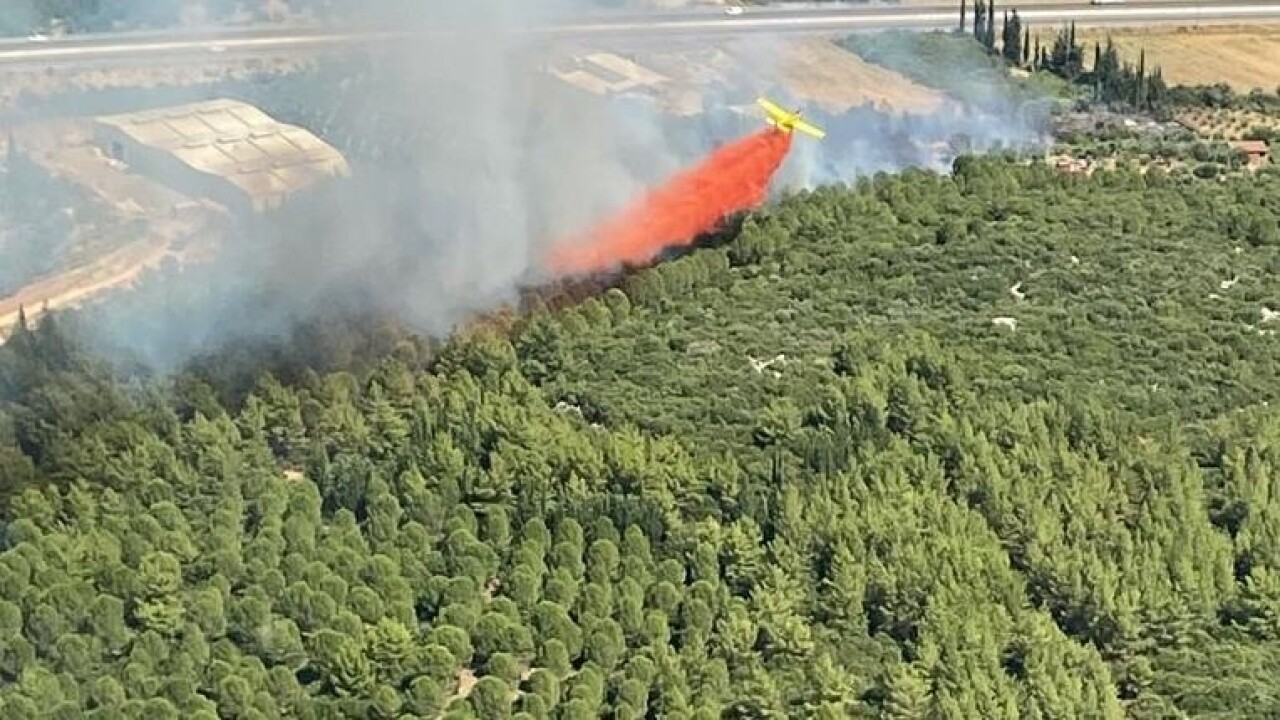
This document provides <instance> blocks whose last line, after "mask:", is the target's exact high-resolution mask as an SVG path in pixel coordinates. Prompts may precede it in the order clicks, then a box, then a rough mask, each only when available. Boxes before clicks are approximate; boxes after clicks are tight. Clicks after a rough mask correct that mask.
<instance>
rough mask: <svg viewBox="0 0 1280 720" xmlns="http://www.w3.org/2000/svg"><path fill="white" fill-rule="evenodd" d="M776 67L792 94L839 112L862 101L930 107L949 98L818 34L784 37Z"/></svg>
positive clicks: (897, 106) (897, 107)
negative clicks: (786, 40)
mask: <svg viewBox="0 0 1280 720" xmlns="http://www.w3.org/2000/svg"><path fill="white" fill-rule="evenodd" d="M781 55H782V58H781V62H780V63H779V71H780V74H781V75H782V78H781V80H782V82H783V84H785V85H786V86H787V89H788V90H790V91H791V92H792V93H794V94H795V95H796V96H797V97H798V98H801V99H803V100H806V101H808V102H811V103H814V104H815V105H818V106H820V107H822V108H824V109H826V110H829V111H832V112H840V111H843V110H846V109H848V108H850V107H856V106H859V105H863V104H866V103H871V104H874V105H875V106H877V107H880V108H884V109H892V110H895V111H901V112H912V113H930V112H934V111H937V110H939V109H941V108H942V107H943V106H944V105H945V104H947V103H948V102H950V101H949V100H948V98H947V96H946V95H945V94H943V93H942V92H939V91H937V90H934V89H932V88H927V87H925V86H923V85H920V84H918V83H916V82H914V81H912V80H910V79H908V78H906V77H904V76H903V75H900V74H898V73H896V72H894V71H892V70H888V69H886V68H882V67H880V66H878V65H872V64H871V63H869V62H866V61H865V60H863V59H862V58H860V57H858V56H857V55H855V54H853V53H851V52H849V51H847V50H845V49H843V48H841V47H838V46H837V45H836V44H835V43H833V42H830V41H827V40H821V39H812V40H802V41H797V42H795V43H788V44H787V45H786V46H785V48H784V49H783V51H782V53H781Z"/></svg>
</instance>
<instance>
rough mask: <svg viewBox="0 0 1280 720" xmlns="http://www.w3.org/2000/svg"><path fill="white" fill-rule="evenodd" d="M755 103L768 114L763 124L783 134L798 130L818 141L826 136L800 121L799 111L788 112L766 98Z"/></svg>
mask: <svg viewBox="0 0 1280 720" xmlns="http://www.w3.org/2000/svg"><path fill="white" fill-rule="evenodd" d="M756 103H757V104H758V105H759V106H760V107H762V108H764V111H765V112H766V113H768V114H769V117H768V118H767V119H766V120H765V122H767V123H769V124H770V125H772V126H774V127H776V128H778V129H779V130H781V131H782V132H784V133H790V132H793V131H795V130H799V131H800V132H802V133H805V134H807V135H812V136H814V137H816V138H818V139H819V140H821V139H822V138H824V137H826V136H827V133H826V132H824V131H823V130H822V129H820V128H817V127H814V126H813V125H810V124H809V123H807V122H805V121H803V120H801V119H800V114H801V113H800V111H799V110H796V111H795V112H788V111H787V110H786V109H785V108H783V107H782V106H780V105H778V104H777V103H775V102H773V101H772V100H768V99H766V98H760V99H758V100H756Z"/></svg>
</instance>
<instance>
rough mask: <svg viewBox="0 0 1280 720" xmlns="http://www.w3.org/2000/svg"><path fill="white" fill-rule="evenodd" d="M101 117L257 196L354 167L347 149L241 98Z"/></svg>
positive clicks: (269, 196)
mask: <svg viewBox="0 0 1280 720" xmlns="http://www.w3.org/2000/svg"><path fill="white" fill-rule="evenodd" d="M96 120H97V121H98V122H99V123H102V124H104V125H107V126H110V127H113V128H115V129H116V130H118V131H120V132H122V133H124V134H126V135H128V136H129V137H130V138H132V139H133V140H134V141H135V142H137V143H139V144H141V145H146V146H148V147H151V148H154V149H157V150H162V151H165V152H168V153H170V154H172V155H173V156H175V157H176V158H178V159H179V160H181V161H182V162H184V163H186V164H187V165H188V166H190V167H192V168H193V169H195V170H197V171H200V172H203V173H208V174H210V175H216V176H218V177H222V178H225V179H226V180H228V181H230V182H231V183H233V184H235V185H236V186H237V187H239V188H240V189H242V190H243V191H244V192H246V193H248V194H249V195H250V196H251V197H252V198H253V199H254V200H255V202H257V201H265V202H267V203H274V202H275V201H278V200H279V199H280V198H282V197H283V196H285V195H289V194H291V193H294V192H297V191H298V190H301V189H303V188H305V187H307V186H308V185H311V184H312V183H314V182H316V181H317V180H320V179H322V178H325V177H331V176H334V175H346V174H348V173H349V172H350V168H349V167H348V165H347V161H346V159H345V158H343V157H342V154H341V153H339V152H338V151H337V150H335V149H334V148H333V147H331V146H329V145H328V144H326V143H325V142H324V141H323V140H321V139H320V138H318V137H316V136H315V135H313V134H311V133H310V132H308V131H307V130H304V129H302V128H300V127H296V126H293V125H288V124H285V123H282V122H279V121H277V120H275V119H274V118H272V117H271V116H269V115H267V114H266V113H264V112H262V111H261V110H259V109H258V108H256V107H253V106H252V105H249V104H247V103H243V102H238V101H236V100H225V99H223V100H210V101H207V102H199V103H192V104H189V105H180V106H177V107H169V108H160V109H157V110H147V111H143V112H135V113H128V114H124V115H108V116H103V117H98V118H96Z"/></svg>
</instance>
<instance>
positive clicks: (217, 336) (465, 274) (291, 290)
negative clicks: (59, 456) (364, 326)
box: [82, 0, 1033, 369]
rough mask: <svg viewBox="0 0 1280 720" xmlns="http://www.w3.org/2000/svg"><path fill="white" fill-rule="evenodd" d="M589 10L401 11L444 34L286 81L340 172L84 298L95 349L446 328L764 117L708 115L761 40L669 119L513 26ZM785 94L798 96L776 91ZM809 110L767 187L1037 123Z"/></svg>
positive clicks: (152, 361) (138, 351) (160, 354)
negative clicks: (699, 107)
mask: <svg viewBox="0 0 1280 720" xmlns="http://www.w3.org/2000/svg"><path fill="white" fill-rule="evenodd" d="M535 5H536V7H534V6H535ZM585 5H586V3H585V2H581V1H578V0H575V2H561V3H558V4H553V5H547V4H529V3H523V2H520V0H501V1H499V0H482V1H481V2H474V0H472V1H470V2H467V3H461V2H455V3H448V2H444V3H441V4H440V5H436V4H435V3H431V4H427V3H423V4H421V5H417V4H414V5H413V8H415V9H414V10H413V12H412V14H408V15H404V14H402V15H401V16H399V17H398V19H397V22H398V23H399V24H400V25H401V26H402V27H405V26H412V25H419V26H422V27H432V28H437V29H438V28H440V27H448V28H449V29H450V30H451V31H452V33H451V34H448V35H441V34H438V33H433V34H432V39H431V42H429V43H421V44H412V45H410V46H397V47H393V48H384V49H381V50H380V51H379V52H378V53H377V54H376V55H375V56H371V57H369V58H366V59H364V60H363V61H362V62H361V63H346V64H338V65H335V66H333V68H331V70H330V71H329V72H328V73H327V74H325V75H323V76H321V78H322V82H321V83H319V85H318V86H317V85H312V86H311V87H310V88H309V89H306V90H299V92H303V93H304V95H303V96H302V97H300V98H298V99H297V101H296V103H295V104H297V105H313V106H316V107H323V108H326V109H327V117H328V119H327V120H326V121H324V122H319V123H311V122H299V124H302V125H304V126H308V127H311V128H312V129H315V130H318V131H321V134H322V135H325V134H327V135H328V136H329V139H331V140H333V141H334V142H335V144H336V145H338V147H339V149H341V150H342V151H343V152H344V154H346V155H347V157H348V159H349V161H350V162H351V164H352V167H353V175H352V177H351V178H349V179H345V180H338V181H334V182H331V183H327V184H326V185H325V186H323V187H319V188H316V189H314V190H312V191H310V192H308V193H306V194H305V195H304V196H302V197H300V198H298V199H296V200H295V201H293V202H291V203H289V204H287V205H286V206H285V207H284V208H283V209H281V210H279V211H276V212H272V213H268V214H266V215H262V216H252V217H245V218H241V219H240V221H239V222H238V223H237V225H236V227H235V228H234V229H233V231H232V232H231V233H230V235H231V236H232V237H231V239H230V241H229V242H228V243H227V244H226V247H225V248H224V249H223V251H222V252H221V254H220V256H219V257H218V259H217V260H216V261H214V262H212V263H210V264H207V265H204V266H196V267H192V268H188V269H184V270H183V271H181V272H180V273H179V272H175V271H172V270H171V271H168V272H165V273H161V274H159V275H158V276H156V277H154V278H152V279H150V280H149V282H148V283H146V284H145V286H144V287H143V288H141V290H140V291H139V292H135V293H130V294H128V295H127V296H123V297H120V298H118V299H115V300H112V301H109V302H107V303H104V304H103V305H102V306H100V307H98V308H95V309H94V310H93V311H92V313H91V316H92V318H93V321H92V322H89V323H84V324H82V326H85V327H89V328H92V330H91V331H90V332H91V336H92V337H93V339H94V340H95V341H97V342H98V343H100V344H101V345H102V346H105V347H109V348H114V349H117V350H119V349H127V351H128V352H129V353H130V355H132V356H133V357H134V358H136V359H141V360H143V361H144V362H145V363H147V364H148V365H149V366H151V367H152V368H156V369H172V368H175V367H177V366H179V365H180V364H181V363H183V362H184V361H185V360H187V359H189V358H190V357H192V356H193V355H195V354H200V353H205V352H209V351H213V350H216V349H217V348H218V347H220V346H221V345H223V344H225V343H228V342H236V341H240V342H243V341H246V340H248V341H267V342H270V341H273V340H274V339H276V338H279V337H281V336H284V335H286V334H287V333H288V332H289V330H290V328H291V327H293V326H294V325H295V324H296V323H298V322H301V321H314V320H315V319H316V318H317V317H324V316H326V315H327V314H331V313H335V312H337V311H339V310H344V311H345V310H351V311H360V312H377V313H389V314H392V315H394V316H395V317H398V318H400V319H401V320H403V321H405V322H407V323H408V324H409V325H410V326H412V327H413V328H415V329H417V330H419V331H421V332H423V333H426V334H435V335H439V334H443V333H447V332H448V331H449V330H450V329H451V328H452V327H454V326H455V325H456V324H458V323H460V322H465V321H466V320H467V319H468V318H469V317H471V316H472V315H473V314H474V313H476V312H479V311H483V310H486V309H489V308H491V307H493V305H495V304H496V303H500V302H502V301H506V300H512V299H514V298H515V294H516V292H517V290H518V288H519V287H520V286H522V285H527V284H536V283H537V282H539V281H540V280H542V279H544V277H543V276H542V274H541V272H542V267H541V262H542V260H543V259H544V258H545V257H546V255H547V251H548V249H549V247H550V245H551V244H552V243H554V242H556V241H557V240H559V239H562V238H564V237H566V236H569V235H572V234H573V233H575V232H577V231H580V230H582V229H584V228H586V227H589V226H592V225H594V224H596V223H597V222H599V221H600V220H601V219H602V218H604V217H606V216H608V215H609V214H610V213H611V212H613V211H614V210H617V209H618V208H621V207H623V206H625V205H626V204H627V203H628V201H630V200H632V199H633V198H635V197H636V196H638V195H639V194H641V193H642V192H643V190H644V189H645V188H646V187H648V186H651V185H653V184H654V183H656V182H658V181H660V180H661V179H663V178H665V177H667V176H669V175H670V174H671V173H673V172H674V171H675V170H677V169H678V168H680V167H682V166H686V165H689V164H691V163H692V162H694V161H695V160H697V159H698V158H700V157H701V156H702V155H704V154H705V153H706V152H708V151H709V150H710V149H712V148H713V147H716V146H719V145H721V144H724V143H726V142H728V141H731V140H733V139H736V138H737V137H740V136H741V135H743V134H746V133H747V132H750V131H751V130H754V129H757V128H758V127H759V122H760V118H759V116H758V115H754V114H742V113H733V112H728V111H723V110H714V108H717V107H719V106H722V105H741V104H749V103H750V102H751V100H752V99H753V98H754V93H755V92H756V91H759V90H766V91H772V92H777V90H778V89H777V88H776V87H773V86H771V85H770V83H769V81H768V80H767V78H769V77H771V76H773V74H772V70H773V67H772V65H773V63H774V62H775V61H776V58H775V55H774V53H773V51H772V50H769V49H767V46H759V45H757V46H756V47H755V48H754V55H753V57H754V58H755V60H754V62H753V64H752V65H749V66H746V67H744V68H742V69H741V74H742V77H736V78H734V80H737V81H741V80H743V79H746V80H747V82H746V83H745V86H746V88H745V90H744V91H742V92H736V91H732V90H729V89H725V88H721V89H718V90H709V91H708V92H707V97H706V98H705V100H706V102H705V103H704V105H705V106H707V107H709V108H712V109H713V111H712V112H709V113H707V114H705V115H702V116H698V117H695V118H686V119H676V118H671V117H666V116H664V115H663V114H662V113H661V112H659V111H658V110H657V109H656V108H653V107H649V106H645V105H643V104H639V105H637V104H634V103H619V102H605V101H601V100H600V99H598V98H594V97H589V96H585V95H583V94H581V93H579V92H578V91H575V90H571V89H569V88H568V86H567V85H565V84H563V83H561V82H559V81H558V80H556V79H554V78H553V77H551V76H549V75H548V74H547V73H545V72H544V70H545V69H546V68H545V67H544V65H545V63H546V62H547V61H548V57H553V58H554V54H551V55H549V54H548V52H547V50H548V49H547V48H546V47H542V46H540V45H539V44H538V42H537V40H536V37H535V36H531V35H524V34H520V33H512V32H507V31H509V30H512V29H517V28H520V27H523V26H524V25H526V24H530V23H535V22H540V21H547V20H549V19H554V18H556V17H565V16H568V15H571V14H573V13H574V12H582V11H586V7H585ZM387 7H389V6H384V7H383V10H384V11H386V8H387ZM407 7H408V6H405V8H407ZM399 12H401V13H407V12H408V10H407V9H404V8H402V9H401V10H400V11H399ZM778 99H780V100H783V101H786V102H788V103H793V102H794V99H793V98H790V97H788V96H786V95H785V93H781V94H779V97H778ZM284 104H288V103H284ZM797 104H798V103H797ZM267 105H268V107H267V109H268V111H269V112H271V111H272V108H271V107H270V105H271V103H270V102H268V103H267ZM273 114H276V115H277V116H280V115H281V113H276V112H273ZM320 114H321V115H325V113H324V112H322V113H320ZM808 115H809V116H810V117H812V118H813V119H815V120H817V121H819V122H820V123H822V124H824V125H825V126H826V127H827V129H828V132H829V135H828V139H827V141H825V142H822V143H816V142H809V141H808V139H807V138H803V139H801V140H799V141H798V142H796V143H795V144H794V146H793V147H794V148H795V150H794V151H793V154H792V157H791V158H790V159H789V161H788V164H787V166H786V167H785V168H784V171H783V174H782V175H781V176H780V178H779V182H778V183H777V185H776V187H777V188H783V187H810V186H813V185H815V184H820V183H826V182H840V181H848V180H851V179H853V178H855V177H857V176H858V175H859V174H866V173H870V172H875V171H878V170H896V169H901V168H903V167H907V166H911V165H928V164H929V162H931V161H930V160H929V158H930V157H931V156H929V155H927V154H926V152H927V151H925V150H921V149H919V148H922V147H926V146H927V145H929V144H930V143H932V142H934V141H935V139H937V138H939V137H941V138H943V139H945V138H946V137H947V136H948V135H949V134H953V133H950V131H951V130H956V131H957V132H960V133H964V132H965V131H966V130H967V131H968V133H967V134H968V135H969V136H970V137H971V138H973V137H976V138H978V140H979V141H978V142H975V143H973V145H972V147H973V148H974V149H982V147H983V142H984V140H983V139H984V138H986V139H998V138H1000V137H1004V136H1013V137H1018V138H1024V139H1025V138H1027V137H1031V136H1032V135H1033V133H1032V131H1031V129H1030V128H1026V129H1022V128H1020V126H1019V125H1018V122H1017V116H1014V119H1013V120H1003V121H993V120H989V119H987V118H985V117H983V116H978V115H973V114H971V115H968V116H955V117H937V118H932V119H923V120H921V119H914V120H912V119H903V118H897V117H893V116H888V115H885V114H882V113H876V112H874V111H868V110H865V109H864V110H861V111H855V112H851V113H846V114H844V115H839V116H832V115H827V114H823V113H821V112H818V111H815V110H813V109H809V112H808ZM312 117H313V118H314V117H315V116H314V115H313V116H312ZM281 119H284V120H286V121H291V120H293V118H290V117H288V113H284V116H283V117H281ZM966 123H967V125H966ZM317 124H318V125H321V126H324V127H323V128H317V127H315V126H316V125H317ZM957 125H958V127H957ZM895 148H896V149H895Z"/></svg>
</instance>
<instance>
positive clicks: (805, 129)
mask: <svg viewBox="0 0 1280 720" xmlns="http://www.w3.org/2000/svg"><path fill="white" fill-rule="evenodd" d="M791 126H792V127H793V128H795V129H796V130H799V131H800V132H802V133H808V134H809V135H812V136H814V137H816V138H818V139H819V140H821V139H822V138H824V137H826V136H827V133H826V132H824V131H823V130H821V129H819V128H817V127H814V126H813V125H810V124H809V123H807V122H805V121H803V120H796V121H795V122H794V123H792V125H791Z"/></svg>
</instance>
